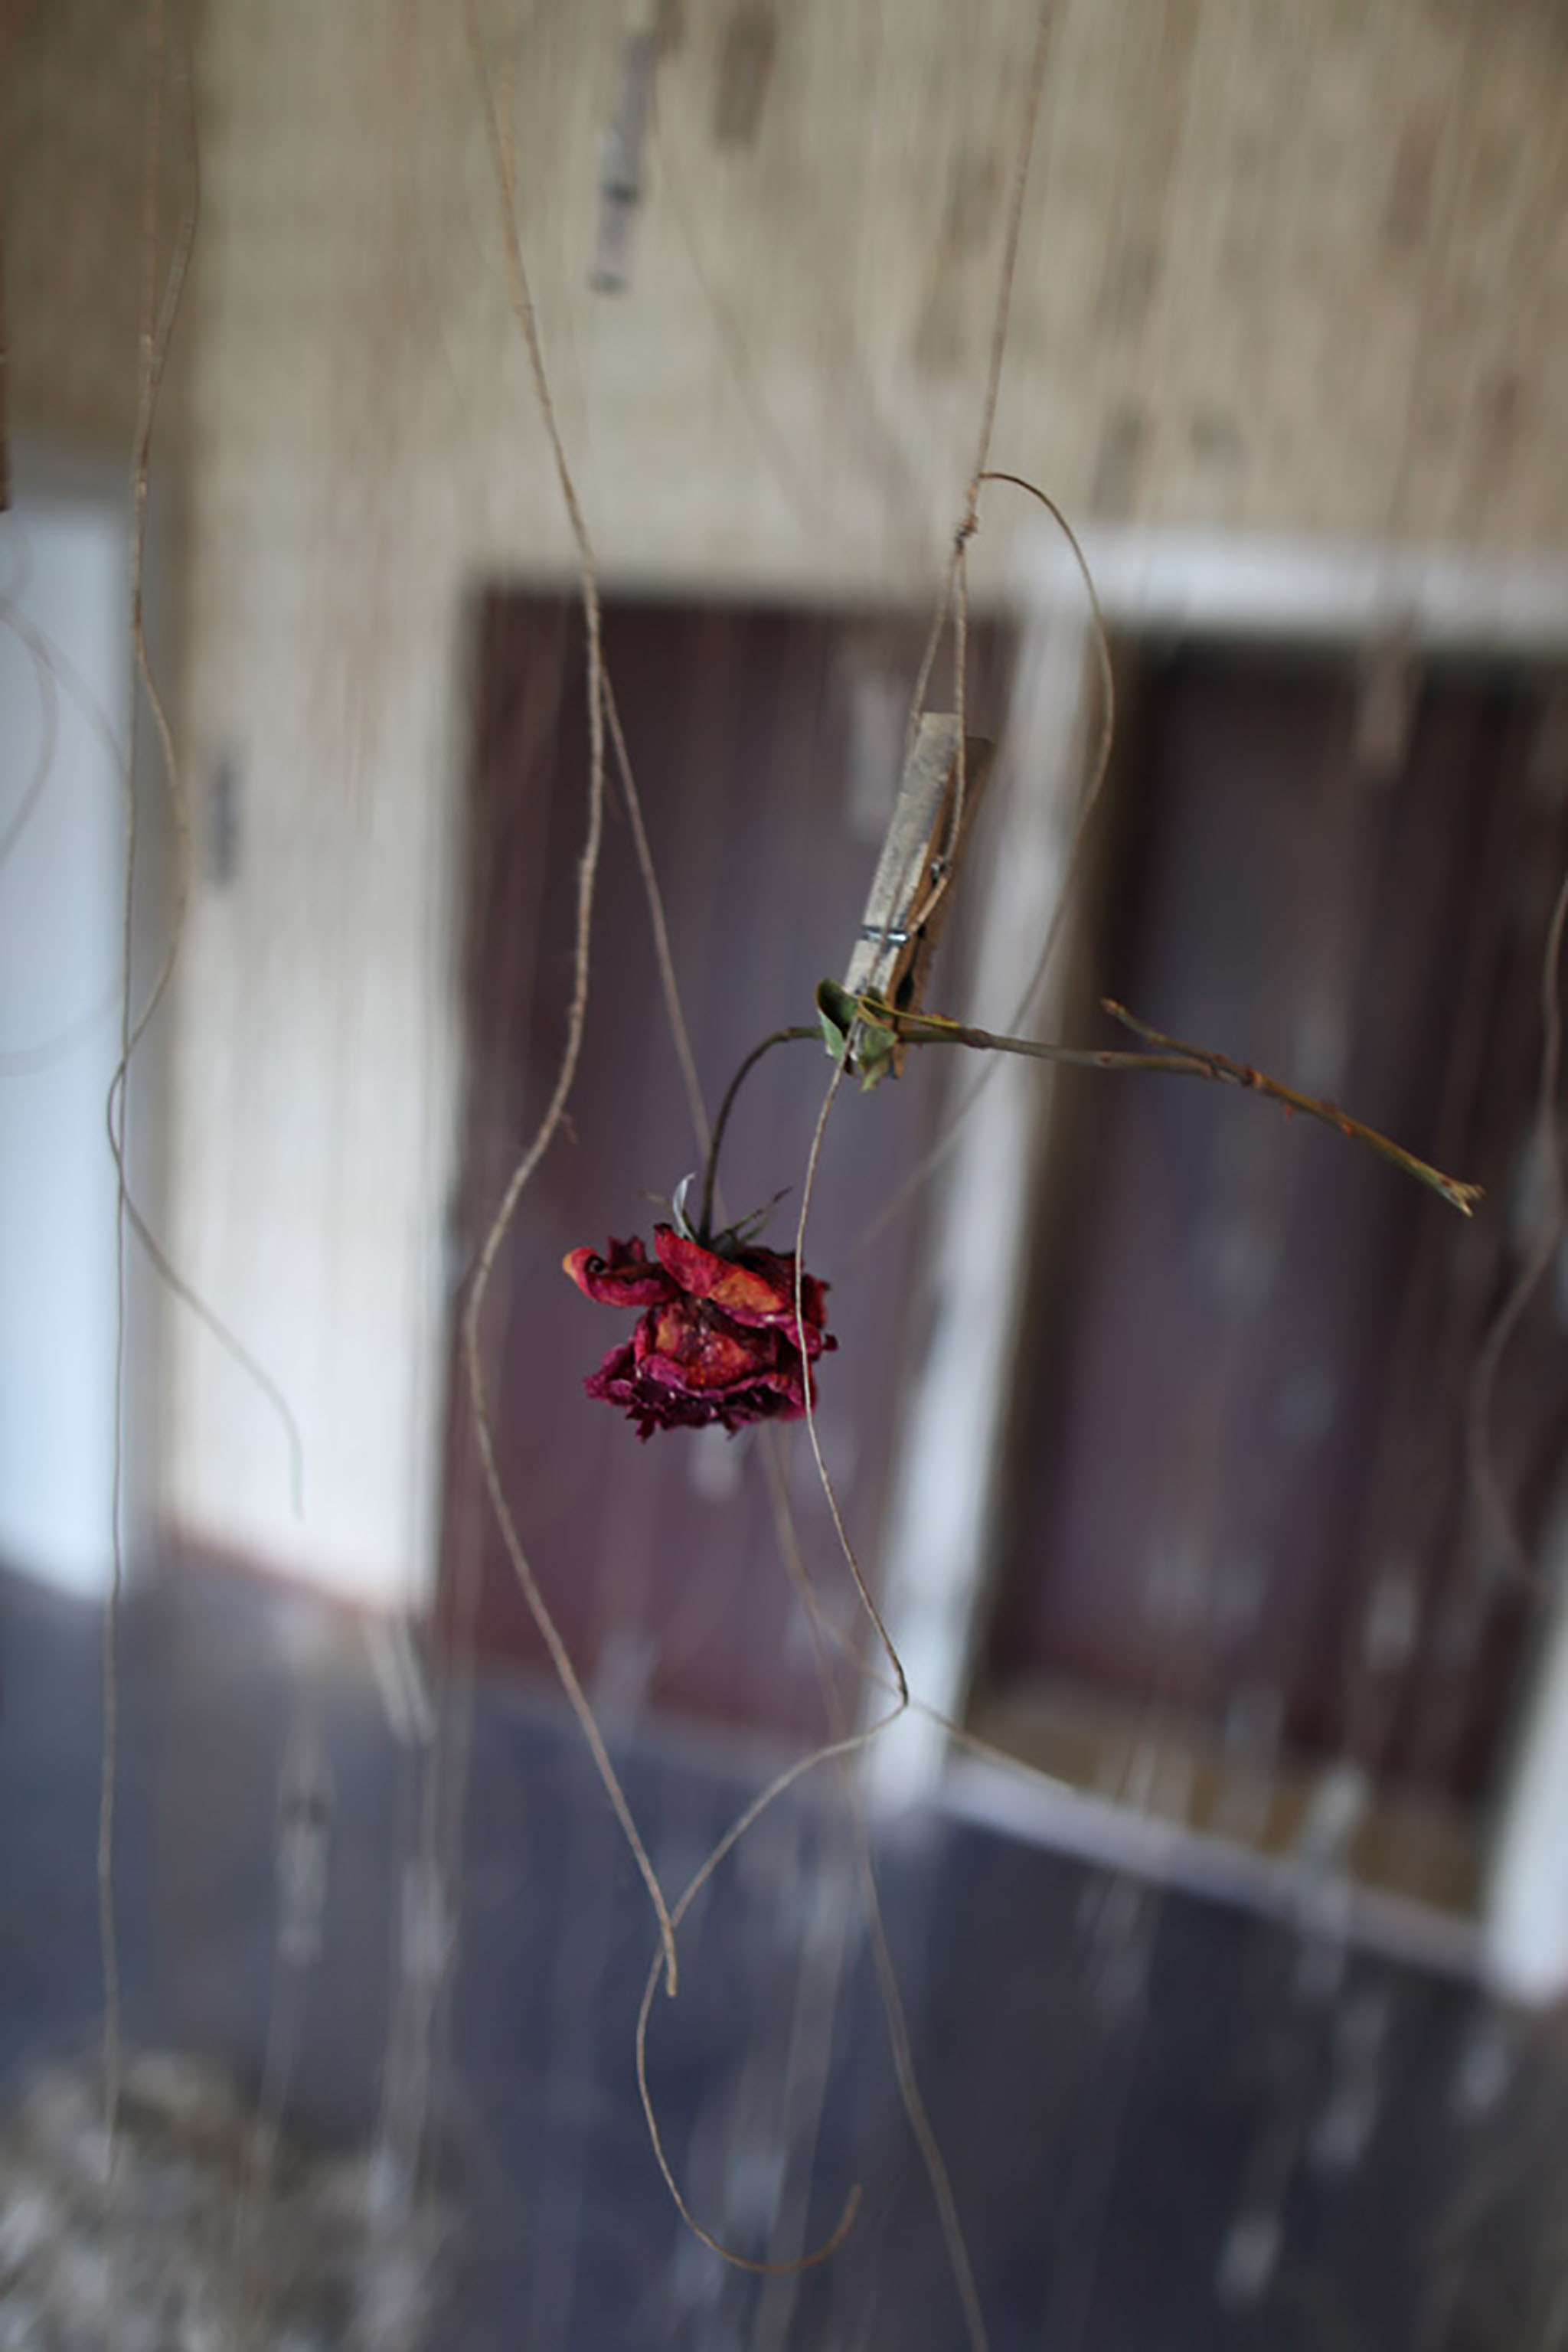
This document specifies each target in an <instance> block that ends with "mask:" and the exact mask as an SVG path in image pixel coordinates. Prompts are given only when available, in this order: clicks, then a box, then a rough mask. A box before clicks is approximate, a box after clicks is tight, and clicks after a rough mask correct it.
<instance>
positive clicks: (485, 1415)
mask: <svg viewBox="0 0 1568 2352" xmlns="http://www.w3.org/2000/svg"><path fill="white" fill-rule="evenodd" d="M464 14H465V20H466V24H467V29H468V47H469V50H470V53H471V55H472V58H473V62H474V68H475V72H476V75H477V77H478V80H479V93H480V98H481V101H482V105H483V111H484V121H485V131H486V136H487V139H488V141H489V146H490V150H491V154H492V158H493V161H494V163H495V168H496V174H497V179H498V183H499V187H500V198H501V206H500V209H501V225H502V233H503V238H504V244H505V251H506V267H507V278H508V284H509V288H510V296H511V307H512V313H513V316H514V317H515V319H516V320H517V323H518V327H519V330H520V331H521V335H522V340H523V345H524V348H525V350H526V352H527V354H528V362H529V370H530V373H531V378H532V383H533V392H534V397H535V400H536V402H537V404H538V407H539V412H540V415H541V418H542V422H543V425H544V428H545V432H546V435H547V436H548V438H549V442H550V447H551V453H552V457H553V459H554V464H555V474H556V479H557V482H558V483H559V486H560V489H561V496H562V499H563V504H564V506H565V509H566V513H567V518H568V520H569V522H570V524H571V527H572V534H573V538H574V541H575V543H576V548H577V556H578V563H579V568H580V572H581V577H582V586H583V609H584V622H585V625H586V630H587V639H588V742H589V776H588V824H587V832H586V836H585V839H584V845H583V849H582V853H581V855H580V856H579V859H578V866H577V904H576V921H575V931H574V942H575V944H574V954H573V982H572V997H571V1002H570V1004H569V1005H568V1008H567V1014H566V1035H565V1040H564V1042H563V1046H562V1052H561V1060H560V1064H559V1066H558V1067H557V1070H556V1076H555V1084H554V1087H552V1091H551V1096H550V1100H549V1102H548V1103H547V1104H546V1106H545V1109H544V1114H543V1116H542V1118H541V1120H540V1122H539V1126H538V1128H537V1129H536V1130H535V1132H534V1135H533V1137H532V1139H531V1142H530V1143H529V1145H528V1147H527V1149H526V1150H524V1152H523V1153H522V1155H521V1159H520V1160H518V1162H517V1165H516V1166H515V1168H514V1169H513V1170H512V1172H511V1176H510V1180H509V1181H508V1183H507V1185H506V1189H505V1191H504V1192H503V1193H502V1195H501V1200H500V1206H499V1207H498V1209H497V1210H496V1213H495V1215H494V1218H493V1219H492V1221H491V1223H490V1228H489V1233H488V1234H487V1235H486V1237H485V1241H484V1245H483V1247H482V1248H481V1250H480V1252H479V1264H478V1266H477V1268H476V1270H475V1275H474V1281H473V1286H472V1288H471V1290H470V1291H469V1294H468V1307H467V1309H466V1311H465V1314H464V1317H463V1353H464V1358H465V1360H466V1363H467V1366H468V1393H469V1398H470V1402H471V1405H472V1409H473V1415H474V1426H475V1434H476V1437H477V1440H478V1444H479V1462H480V1467H481V1470H482V1472H483V1476H484V1483H485V1488H486V1492H487V1494H488V1495H489V1503H490V1508H491V1511H492V1513H493V1515H494V1517H495V1520H496V1524H497V1527H498V1528H499V1529H500V1536H501V1540H502V1542H503V1544H504V1545H505V1547H506V1552H507V1557H508V1558H509V1559H510V1562H511V1566H512V1572H513V1574H514V1575H515V1576H516V1578H517V1581H518V1584H519V1587H520V1588H521V1592H522V1596H523V1600H524V1601H525V1602H526V1603H527V1606H528V1612H529V1614H530V1616H531V1618H532V1619H533V1622H534V1624H535V1626H536V1628H537V1629H538V1632H539V1634H540V1638H541V1639H542V1642H543V1643H544V1646H545V1648H546V1650H547V1651H548V1652H549V1654H550V1661H551V1664H552V1666H553V1667H554V1669H555V1675H556V1679H557V1680H558V1682H559V1683H560V1685H561V1687H562V1690H563V1693H564V1694H565V1696H566V1700H567V1704H568V1705H569V1706H570V1707H571V1709H572V1712H573V1714H574V1716H575V1717H576V1719H577V1724H578V1727H579V1729H580V1730H581V1732H582V1734H583V1737H584V1740H585V1741H586V1743H587V1747H588V1750H589V1753H590V1754H591V1756H592V1757H593V1759H594V1763H595V1768H596V1769H597V1771H598V1774H599V1779H600V1780H601V1782H602V1783H603V1785H604V1789H605V1795H606V1796H607V1797H608V1799H609V1801H610V1804H611V1808H612V1810H613V1811H614V1812H615V1815H616V1820H617V1821H618V1822H619V1823H620V1826H621V1832H622V1834H623V1836H624V1837H625V1838H626V1844H627V1847H628V1848H629V1850H630V1852H631V1854H632V1858H633V1860H634V1861H635V1862H636V1864H637V1870H638V1872H639V1874H640V1875H641V1877H642V1881H643V1884H644V1885H645V1886H646V1887H647V1893H648V1899H649V1901H650V1902H651V1903H652V1905H653V1908H654V1914H655V1916H656V1917H657V1919H658V1929H659V1939H660V1943H661V1946H662V1948H663V1954H664V1968H665V1982H666V1986H667V1989H668V1991H669V1993H670V1994H671V1995H672V1996H673V1994H674V1992H675V1989H676V1982H677V1970H676V1958H675V1930H674V1927H672V1925H671V1923H670V1916H669V1907H668V1904H667V1903H666V1901H665V1898H664V1890H663V1888H662V1887H661V1886H660V1885H659V1882H658V1874H657V1872H656V1871H655V1869H654V1866H653V1863H652V1861H651V1859H650V1858H649V1855H648V1852H647V1846H646V1845H645V1844H644V1843H643V1840H642V1835H641V1832H639V1830H638V1829H637V1822H636V1821H635V1820H634V1818H633V1815H632V1810H631V1806H630V1804H629V1802H628V1801H627V1799H626V1791H625V1790H624V1789H623V1788H622V1786H621V1782H620V1779H619V1776H618V1775H617V1773H616V1768H615V1766H614V1764H613V1763H612V1762H611V1760H610V1755H609V1750H608V1749H607V1748H606V1747H605V1742H604V1738H603V1736H602V1735H601V1733H600V1730H599V1727H598V1724H597V1722H596V1721H595V1717H594V1710H593V1708H592V1706H590V1705H589V1702H588V1697H587V1694H586V1692H585V1691H584V1688H583V1685H582V1683H581V1681H580V1680H579V1678H578V1675H577V1670H576V1668H575V1666H574V1664H573V1663H572V1657H571V1654H570V1652H569V1651H568V1650H567V1647H566V1644H565V1642H564V1641H563V1638H562V1635H561V1632H560V1629H559V1627H558V1626H557V1625H556V1622H555V1620H554V1618H553V1616H552V1613H551V1611H550V1608H549V1606H548V1604H547V1603H546V1601H545V1599H544V1595H543V1593H542V1591H541V1589H540V1586H539V1582H538V1580H537V1578H536V1577H535V1575H534V1573H533V1569H532V1566H531V1562H530V1560H529V1558H528V1555H527V1552H526V1551H525V1550H524V1549H523V1543H522V1538H521V1534H520V1533H519V1531H518V1527H517V1522H516V1519H515V1517H513V1514H512V1510H511V1507H510V1503H509V1502H508V1500H507V1496H506V1490H505V1487H504V1486H503V1484H502V1481H501V1476H500V1465H499V1464H498V1462H497V1459H496V1450H495V1435H494V1429H493V1424H492V1420H491V1414H490V1405H489V1396H488V1394H487V1392H486V1387H485V1377H484V1366H483V1362H482V1360H481V1356H480V1352H479V1324H480V1317H481V1315H482V1312H483V1308H484V1303H485V1297H486V1294H487V1292H488V1291H489V1284H490V1277H491V1275H492V1274H493V1272H494V1269H495V1264H496V1260H497V1258H498V1257H499V1256H500V1251H501V1248H502V1245H503V1244H504V1243H505V1241H506V1238H507V1235H508V1234H509V1233H510V1230H511V1224H512V1220H513V1218H514V1217H515V1216H516V1213H517V1205H518V1202H519V1201H520V1200H521V1197H522V1194H523V1192H524V1190H525V1189H526V1187H527V1185H528V1184H529V1182H530V1181H531V1178H532V1176H533V1173H534V1171H535V1170H536V1169H537V1167H538V1166H539V1163H540V1161H541V1160H542V1159H543V1157H544V1154H545V1152H546V1151H547V1150H549V1148H550V1145H551V1144H552V1141H553V1140H554V1139H555V1136H556V1134H557V1132H558V1131H559V1129H560V1126H561V1122H562V1119H563V1117H564V1115H565V1110H566V1103H567V1099H568V1097H569V1096H570V1095H571V1092H572V1088H573V1085H574V1081H575V1079H576V1076H577V1065H578V1061H579V1058H580V1056H581V1054H582V1047H583V1033H584V1025H585V1023H586V1019H587V1009H588V976H589V950H590V945H591V941H592V936H593V918H594V893H595V882H596V880H597V876H598V866H599V849H600V845H601V841H602V838H603V830H604V803H605V716H606V713H605V692H604V645H603V633H602V618H601V612H600V604H599V588H598V579H597V572H596V567H595V559H594V550H593V543H592V541H591V540H590V538H589V535H588V527H587V524H586V522H585V520H584V515H583V509H582V507H581V504H580V503H579V500H578V497H577V491H576V487H575V485H574V481H573V478H572V470H571V467H570V466H569V464H568V463H567V458H566V451H565V446H564V444H563V440H562V437H561V428H560V425H559V423H558V422H557V419H556V415H555V404H554V402H553V400H552V396H551V392H550V382H549V377H548V375H547V373H546V372H545V366H544V353H543V350H542V346H541V343H540V340H539V328H538V322H537V320H536V318H535V314H534V309H533V299H532V296H531V292H530V290H529V284H528V273H527V270H526V268H524V265H523V258H522V245H521V238H520V236H519V234H518V226H517V172H516V158H515V155H514V153H513V151H512V146H511V141H510V131H508V130H506V129H503V127H502V124H501V121H500V119H499V118H498V115H497V111H496V105H495V98H494V92H493V89H492V86H491V81H490V75H489V65H488V62H487V59H486V57H485V49H484V42H483V38H482V37H481V35H480V32H479V17H478V15H477V13H476V10H475V6H474V0H466V5H465V11H464Z"/></svg>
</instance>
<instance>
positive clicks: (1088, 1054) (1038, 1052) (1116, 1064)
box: [856, 996, 1481, 1217]
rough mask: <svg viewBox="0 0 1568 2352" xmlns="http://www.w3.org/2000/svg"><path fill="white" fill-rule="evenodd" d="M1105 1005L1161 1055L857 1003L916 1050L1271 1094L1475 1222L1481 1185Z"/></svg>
mask: <svg viewBox="0 0 1568 2352" xmlns="http://www.w3.org/2000/svg"><path fill="white" fill-rule="evenodd" d="M1100 1003H1101V1004H1102V1006H1103V1007H1104V1009H1105V1011H1106V1012H1107V1013H1110V1017H1111V1019H1112V1020H1113V1021H1119V1022H1120V1023H1121V1025H1122V1027H1123V1028H1124V1029H1131V1031H1132V1033H1133V1034H1134V1035H1135V1036H1138V1037H1142V1039H1143V1041H1144V1043H1145V1045H1150V1046H1152V1047H1153V1048H1154V1049H1155V1050H1154V1051H1153V1052H1152V1053H1143V1054H1110V1053H1096V1052H1093V1051H1087V1050H1085V1049H1083V1048H1081V1047H1075V1046H1071V1045H1041V1044H1038V1043H1037V1042H1036V1041H1035V1040H1034V1039H1032V1038H1028V1037H999V1036H997V1035H996V1034H994V1032H993V1031H991V1030H989V1029H975V1028H972V1027H971V1026H970V1025H969V1024H967V1023H965V1022H960V1021H946V1020H943V1019H942V1017H941V1016H940V1015H939V1014H936V1013H895V1012H894V1011H893V1010H892V1009H891V1007H890V1006H888V1005H884V1004H882V1003H879V1001H878V1000H877V999H876V998H875V997H864V996H863V997H860V998H858V999H857V1000H856V1012H857V1013H858V1017H859V1018H860V1019H861V1020H862V1021H864V1022H865V1023H866V1024H868V1026H869V1027H871V1028H873V1029H882V1030H889V1031H891V1033H892V1034H893V1035H894V1036H895V1037H898V1038H899V1039H900V1040H901V1041H902V1042H904V1043H907V1044H909V1045H968V1046H971V1047H973V1049H974V1050H975V1051H976V1052H979V1053H994V1054H1024V1055H1028V1056H1029V1058H1030V1059H1031V1060H1033V1061H1037V1062H1064V1063H1067V1064H1068V1066H1071V1067H1072V1068H1075V1069H1080V1070H1165V1071H1169V1072H1171V1073H1172V1074H1173V1075H1174V1076H1178V1077H1189V1078H1209V1079H1212V1080H1215V1082H1217V1083H1218V1084H1219V1085H1221V1086H1231V1087H1246V1088H1247V1089H1248V1091H1249V1092H1251V1093H1255V1094H1262V1095H1268V1097H1271V1099H1272V1100H1273V1101H1275V1102H1278V1103H1282V1104H1283V1105H1284V1108H1285V1110H1286V1112H1287V1114H1289V1113H1290V1112H1292V1111H1300V1113H1301V1114H1302V1116H1303V1117H1304V1118H1315V1119H1318V1120H1319V1121H1321V1124H1322V1125H1323V1126H1324V1127H1331V1128H1334V1129H1337V1130H1338V1132H1339V1133H1340V1134H1341V1135H1342V1136H1345V1137H1347V1138H1348V1139H1350V1140H1351V1141H1352V1143H1364V1144H1365V1145H1366V1146H1367V1147H1368V1149H1369V1150H1373V1151H1375V1152H1376V1153H1377V1154H1378V1156H1379V1158H1380V1159H1383V1160H1391V1161H1392V1162H1393V1164H1394V1167H1395V1168H1398V1169H1402V1170H1403V1171H1404V1172H1405V1175H1407V1176H1414V1177H1415V1181H1416V1182H1417V1183H1419V1184H1425V1185H1426V1186H1427V1187H1428V1189H1429V1190H1430V1191H1432V1192H1437V1193H1439V1194H1441V1196H1442V1198H1443V1199H1444V1200H1445V1201H1447V1203H1448V1205H1449V1207H1450V1208H1454V1209H1458V1211H1459V1212H1460V1213H1461V1214H1462V1215H1464V1216H1467V1217H1468V1216H1469V1214H1470V1213H1471V1212H1472V1209H1473V1208H1474V1205H1475V1203H1476V1202H1477V1201H1479V1198H1480V1195H1481V1188H1480V1186H1479V1184H1461V1183H1460V1182H1459V1181H1458V1179H1457V1178H1455V1177H1453V1176H1445V1175H1444V1174H1443V1172H1442V1171H1441V1169H1438V1168H1434V1167H1432V1166H1431V1165H1430V1164H1429V1163H1428V1162H1427V1161H1426V1160H1418V1159H1417V1158H1416V1157H1415V1153H1414V1152H1413V1151H1406V1150H1405V1148H1404V1146H1403V1144H1398V1143H1394V1142H1393V1141H1392V1140H1391V1139H1390V1138H1389V1137H1387V1136H1386V1135H1381V1134H1380V1133H1379V1132H1378V1130H1377V1129H1376V1128H1374V1127H1368V1126H1367V1124H1366V1122H1365V1121H1364V1120H1363V1119H1359V1118H1352V1117H1351V1115H1350V1113H1349V1112H1348V1111H1343V1110H1342V1109H1341V1108H1340V1107H1339V1105H1338V1104H1337V1103H1331V1102H1327V1101H1324V1100H1323V1099H1322V1098H1321V1097H1319V1096H1317V1095H1304V1094H1300V1093H1299V1092H1298V1091H1297V1089H1296V1088H1295V1087H1288V1086H1285V1085H1283V1084H1281V1082H1280V1080H1279V1079H1278V1078H1271V1077H1270V1076H1268V1073H1267V1071H1264V1070H1255V1069H1254V1068H1253V1067H1252V1066H1251V1064H1250V1063H1248V1062H1233V1061H1232V1060H1231V1059H1230V1057H1229V1055H1226V1054H1218V1053H1215V1051H1214V1050H1213V1048H1212V1047H1210V1046H1207V1045H1188V1044H1187V1043H1186V1041H1185V1040H1184V1039H1183V1038H1180V1037H1168V1036H1166V1035H1165V1034H1164V1032H1163V1030H1160V1029H1152V1028H1151V1027H1150V1026H1149V1024H1148V1023H1147V1022H1144V1021H1140V1020H1138V1019H1136V1018H1135V1016H1134V1015H1133V1014H1132V1013H1129V1012H1128V1010H1127V1008H1126V1006H1125V1005H1122V1004H1118V1003H1115V1002H1114V1000H1113V999H1112V998H1110V997H1109V996H1106V997H1101V999H1100Z"/></svg>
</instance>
